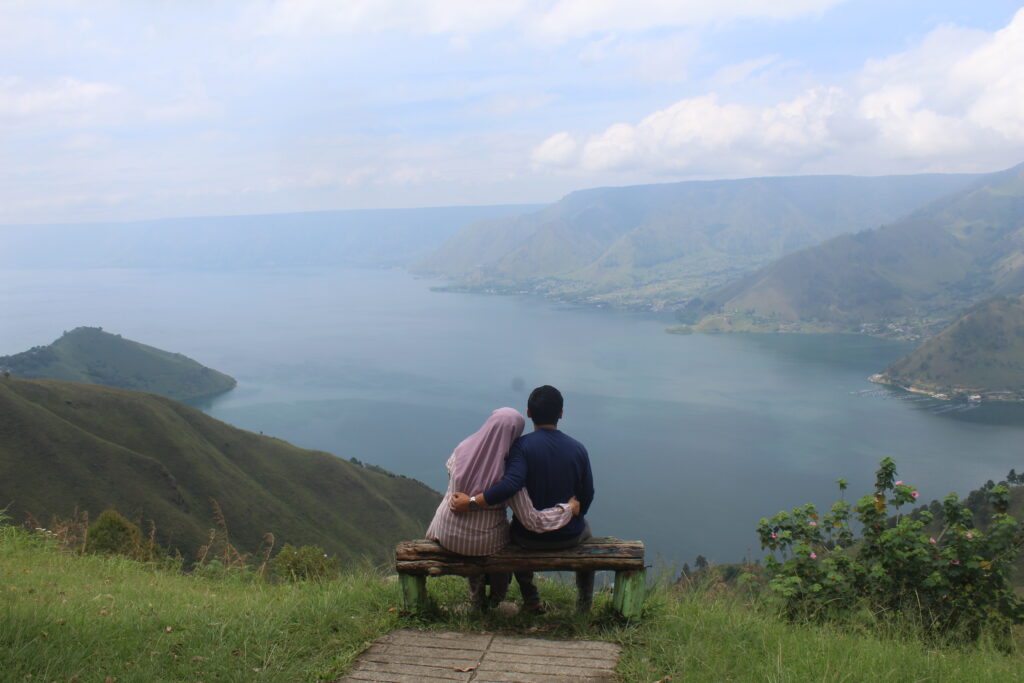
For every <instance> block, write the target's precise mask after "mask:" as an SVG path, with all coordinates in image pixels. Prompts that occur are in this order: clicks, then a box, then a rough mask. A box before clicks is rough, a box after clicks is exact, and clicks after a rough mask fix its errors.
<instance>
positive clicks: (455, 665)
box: [359, 652, 480, 671]
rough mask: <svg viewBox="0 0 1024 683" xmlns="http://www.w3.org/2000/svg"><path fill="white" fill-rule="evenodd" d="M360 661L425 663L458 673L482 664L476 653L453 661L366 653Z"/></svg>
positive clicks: (449, 659) (447, 658) (448, 658)
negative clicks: (460, 670) (470, 656)
mask: <svg viewBox="0 0 1024 683" xmlns="http://www.w3.org/2000/svg"><path fill="white" fill-rule="evenodd" d="M359 659H361V660H362V661H364V662H377V663H378V664H383V663H386V662H394V663H395V664H414V665H424V663H425V662H429V663H430V666H434V667H437V668H439V669H449V670H451V671H458V670H459V669H466V668H469V667H473V668H476V666H477V665H478V664H479V663H480V653H479V652H477V653H475V654H474V656H473V657H472V658H471V659H452V658H451V657H430V658H429V659H424V658H423V657H417V656H415V655H403V654H400V653H394V652H389V653H387V654H382V653H379V652H375V653H374V652H366V653H363V655H362V656H360V658H359Z"/></svg>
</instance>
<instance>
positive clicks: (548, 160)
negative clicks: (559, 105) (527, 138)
mask: <svg viewBox="0 0 1024 683" xmlns="http://www.w3.org/2000/svg"><path fill="white" fill-rule="evenodd" d="M578 148H579V145H578V144H577V142H576V140H574V139H573V137H572V135H571V134H570V133H568V132H565V131H562V132H561V133H555V134H554V135H552V136H551V137H549V138H548V139H547V140H545V141H544V142H542V143H540V144H539V145H537V147H536V148H535V149H534V150H533V153H532V154H531V156H530V158H531V159H532V160H533V163H534V164H536V165H538V166H556V167H569V166H572V165H574V164H575V162H576V155H577V151H578Z"/></svg>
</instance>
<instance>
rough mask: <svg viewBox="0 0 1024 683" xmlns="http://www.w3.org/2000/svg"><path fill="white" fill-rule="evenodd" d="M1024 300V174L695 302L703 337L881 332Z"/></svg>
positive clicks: (978, 185) (775, 266) (997, 177)
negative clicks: (979, 305) (1004, 300)
mask: <svg viewBox="0 0 1024 683" xmlns="http://www.w3.org/2000/svg"><path fill="white" fill-rule="evenodd" d="M1021 291H1024V164H1022V165H1020V166H1017V167H1015V168H1012V169H1009V170H1006V171H1002V172H999V173H994V174H990V175H986V176H983V177H982V178H980V179H978V180H976V181H975V182H973V183H972V184H971V185H970V186H969V187H967V188H965V189H962V190H960V191H958V192H954V193H953V194H951V195H949V196H946V197H943V198H941V199H937V200H935V201H934V202H932V203H930V204H928V205H926V206H924V207H923V208H920V209H918V210H917V211H915V212H913V213H912V214H911V215H909V216H907V217H906V218H903V219H902V220H899V221H896V222H894V223H892V224H890V225H887V226H885V227H882V228H878V229H876V230H869V231H865V232H861V233H858V234H855V235H842V236H839V237H835V238H833V239H831V240H829V241H827V242H825V243H823V244H820V245H817V246H813V247H809V248H806V249H803V250H801V251H798V252H796V253H794V254H790V255H788V256H785V257H783V258H781V259H779V260H778V261H776V262H775V263H772V264H770V265H768V266H766V267H764V268H762V269H760V270H758V271H756V272H754V273H752V274H750V275H748V276H747V277H745V278H742V279H740V280H738V281H736V282H734V283H731V284H728V285H725V286H723V287H721V288H719V289H717V290H715V291H713V292H711V293H709V294H707V295H705V296H704V297H703V298H702V300H701V301H699V302H693V303H691V306H690V311H691V313H698V314H699V315H700V316H703V320H702V321H701V322H700V324H699V325H697V328H696V329H705V330H715V329H718V330H730V329H731V330H741V329H755V330H778V329H786V328H787V326H788V327H795V328H796V329H806V330H813V331H836V332H850V331H866V332H873V331H879V329H880V328H881V327H884V326H886V325H895V326H899V325H918V326H922V325H923V326H924V327H925V328H927V326H928V324H929V323H931V324H935V323H942V322H948V321H949V320H950V319H952V318H953V317H955V316H956V315H957V314H958V313H959V312H960V311H962V310H963V309H964V308H966V307H968V306H970V305H972V304H974V303H976V302H978V301H979V300H981V299H984V298H985V297H989V296H993V295H998V294H1011V293H1018V292H1021Z"/></svg>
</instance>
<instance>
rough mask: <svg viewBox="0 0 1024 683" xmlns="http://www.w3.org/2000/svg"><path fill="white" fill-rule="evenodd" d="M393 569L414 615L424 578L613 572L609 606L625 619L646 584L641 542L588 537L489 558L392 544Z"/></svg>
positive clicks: (635, 611)
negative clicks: (575, 543)
mask: <svg viewBox="0 0 1024 683" xmlns="http://www.w3.org/2000/svg"><path fill="white" fill-rule="evenodd" d="M395 569H396V570H397V572H398V580H399V581H400V583H401V585H402V598H403V600H404V601H405V607H406V609H408V610H410V611H419V610H423V609H426V608H427V607H428V605H429V603H430V601H429V598H428V596H427V577H428V576H442V575H444V574H455V575H457V576H477V575H479V574H489V573H501V572H522V571H541V572H543V571H559V572H561V571H601V570H608V571H614V572H615V591H614V593H613V594H612V605H613V606H614V608H615V610H616V611H618V612H619V614H621V615H622V616H624V617H634V616H637V615H639V614H640V607H641V605H642V604H643V599H644V593H645V591H646V588H647V585H646V580H645V573H644V544H643V541H622V540H619V539H617V538H611V537H606V538H591V539H588V540H586V541H584V542H583V543H581V544H580V545H578V546H575V547H573V548H567V549H564V550H524V549H523V548H520V547H519V546H517V545H514V544H513V545H509V546H508V547H506V548H505V550H503V551H501V552H500V553H496V554H494V555H485V556H480V557H471V556H467V555H458V554H456V553H453V552H449V551H447V550H445V549H444V548H442V547H441V546H440V545H438V544H437V543H436V542H435V541H428V540H426V539H423V540H417V541H402V542H401V543H399V544H398V545H397V546H395Z"/></svg>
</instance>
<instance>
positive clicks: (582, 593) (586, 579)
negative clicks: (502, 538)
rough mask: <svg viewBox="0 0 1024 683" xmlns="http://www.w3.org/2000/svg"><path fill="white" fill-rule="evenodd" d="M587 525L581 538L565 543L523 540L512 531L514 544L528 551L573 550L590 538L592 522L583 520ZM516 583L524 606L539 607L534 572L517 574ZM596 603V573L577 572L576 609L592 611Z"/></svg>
mask: <svg viewBox="0 0 1024 683" xmlns="http://www.w3.org/2000/svg"><path fill="white" fill-rule="evenodd" d="M583 523H584V524H585V525H586V526H585V527H584V528H583V531H582V532H581V533H580V535H579V536H576V537H574V538H568V539H566V540H564V541H539V540H537V539H535V538H523V537H522V536H521V535H519V534H517V533H516V532H515V530H514V529H513V531H512V542H513V543H515V544H516V545H518V546H520V547H522V548H526V549H527V550H564V549H565V548H573V547H575V546H578V545H579V544H580V543H582V542H583V541H585V540H587V539H588V538H590V536H591V534H590V522H588V521H586V520H583ZM516 583H518V584H519V593H520V594H521V595H522V596H523V604H525V605H539V604H540V592H539V591H538V590H537V586H536V585H534V583H533V572H516ZM593 601H594V572H592V571H589V572H576V609H577V610H578V611H580V612H587V611H589V610H590V605H591V603H593Z"/></svg>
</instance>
